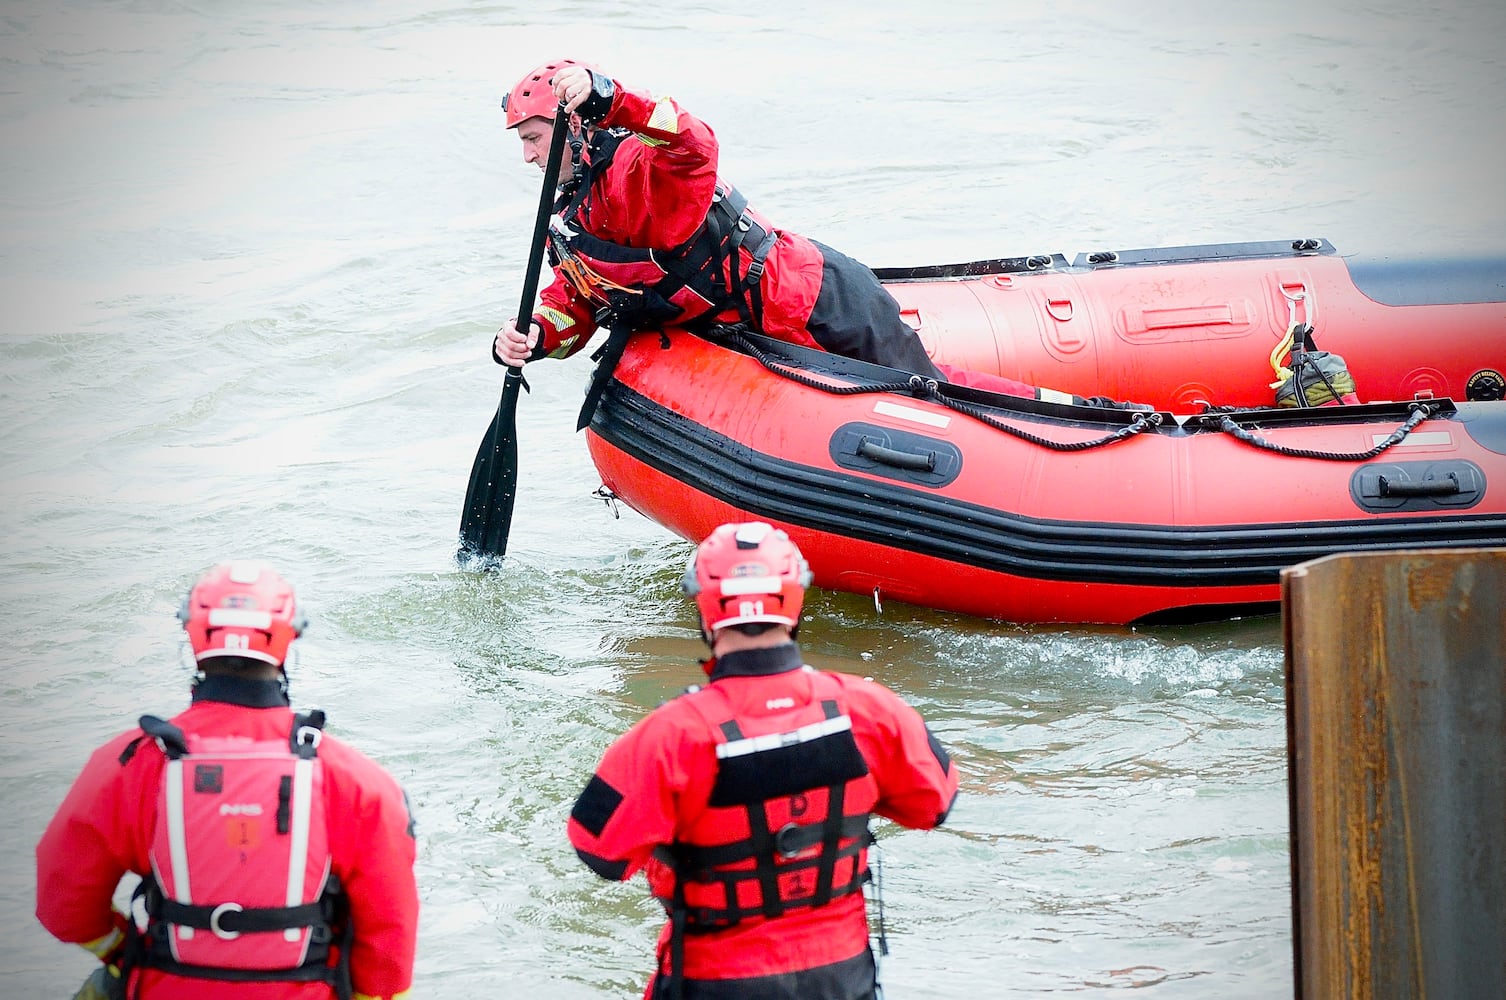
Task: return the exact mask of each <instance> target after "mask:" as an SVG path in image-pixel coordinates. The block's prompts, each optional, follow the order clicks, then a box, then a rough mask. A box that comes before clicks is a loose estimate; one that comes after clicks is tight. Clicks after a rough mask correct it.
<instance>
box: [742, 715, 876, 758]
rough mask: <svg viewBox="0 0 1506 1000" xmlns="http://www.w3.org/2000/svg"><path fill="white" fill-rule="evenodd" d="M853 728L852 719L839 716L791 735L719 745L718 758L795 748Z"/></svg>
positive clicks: (749, 737)
mask: <svg viewBox="0 0 1506 1000" xmlns="http://www.w3.org/2000/svg"><path fill="white" fill-rule="evenodd" d="M851 728H852V719H851V718H849V717H848V716H845V715H839V716H837V717H836V718H835V719H822V720H821V721H820V722H812V723H811V724H810V725H808V726H801V727H800V728H799V729H797V730H795V731H794V732H791V733H769V734H768V735H767V736H748V737H745V738H743V739H740V740H731V741H730V742H727V743H718V744H717V747H716V756H717V759H719V760H726V759H727V758H728V757H743V756H746V755H748V754H750V753H759V752H761V751H764V750H774V749H777V748H779V747H788V746H795V745H796V744H798V743H809V742H810V741H811V740H815V739H820V738H821V737H822V736H830V735H831V734H832V733H840V732H842V731H843V730H844V729H851Z"/></svg>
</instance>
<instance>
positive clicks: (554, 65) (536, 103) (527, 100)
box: [502, 59, 601, 128]
mask: <svg viewBox="0 0 1506 1000" xmlns="http://www.w3.org/2000/svg"><path fill="white" fill-rule="evenodd" d="M566 66H584V67H585V68H586V69H589V70H593V71H595V72H597V73H599V72H601V71H600V70H598V69H596V67H595V66H592V65H591V64H589V63H583V62H581V61H579V60H577V59H555V60H554V61H553V62H546V63H545V64H544V65H542V66H539V67H538V68H536V69H534V70H533V71H531V72H530V73H529V74H528V75H527V76H525V77H523V79H521V80H519V81H518V85H517V86H516V87H514V88H512V90H510V91H508V92H507V93H506V94H504V95H503V97H502V111H503V113H504V114H505V115H506V116H507V127H508V128H517V127H518V126H519V125H521V124H523V122H525V121H527V120H528V119H530V118H544V119H547V120H549V121H554V113H555V111H557V110H559V101H557V100H555V99H554V88H553V87H551V86H550V85H549V83H550V81H551V80H553V79H554V74H555V73H556V72H558V71H559V70H562V69H564V68H565V67H566Z"/></svg>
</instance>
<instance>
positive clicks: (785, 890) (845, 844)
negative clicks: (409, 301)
mask: <svg viewBox="0 0 1506 1000" xmlns="http://www.w3.org/2000/svg"><path fill="white" fill-rule="evenodd" d="M812 678H813V683H814V684H815V685H816V687H817V693H818V695H821V697H820V698H819V701H818V704H819V706H820V710H821V717H820V719H818V720H816V721H812V722H807V723H804V724H796V725H793V726H792V728H790V729H788V730H782V731H779V732H775V733H770V734H766V735H762V736H751V737H749V736H744V735H743V733H742V730H741V728H740V727H739V726H738V724H737V720H736V719H733V718H730V717H724V718H720V719H717V718H714V717H712V716H710V715H709V714H708V712H707V710H708V709H711V710H714V708H715V706H716V704H717V700H716V699H710V700H705V699H692V702H691V704H692V705H694V707H695V708H696V710H697V712H698V713H699V714H701V715H702V717H703V718H705V720H706V722H707V725H708V726H709V727H710V728H711V729H712V731H713V733H714V734H715V737H716V740H717V742H716V767H717V771H716V778H715V781H714V783H713V785H712V789H711V795H710V798H709V801H708V803H707V809H706V811H705V812H704V813H703V814H702V815H701V816H700V817H699V818H698V819H696V820H695V821H694V823H693V824H692V826H691V828H690V830H689V831H688V833H687V835H686V838H685V839H681V840H676V841H675V842H674V843H673V844H671V845H669V846H668V847H667V848H664V849H662V850H661V853H660V857H661V860H663V861H665V862H666V863H668V864H669V865H670V866H671V867H673V869H674V872H675V887H674V891H673V895H672V896H671V897H670V898H668V899H662V898H661V902H663V903H664V905H665V907H666V909H667V910H668V911H669V915H670V921H671V942H670V951H671V955H670V977H671V979H672V980H675V981H676V982H674V983H672V985H671V990H672V991H673V990H674V988H675V987H676V986H678V980H679V979H680V977H681V975H682V970H683V968H684V953H683V949H684V940H683V936H684V935H685V934H696V933H707V932H711V931H716V930H721V929H724V928H726V927H730V926H732V925H733V924H736V923H738V922H739V921H741V920H744V919H747V918H749V917H755V916H757V917H765V918H774V917H778V916H780V915H782V914H784V913H788V912H789V911H790V910H793V909H797V908H800V907H813V906H824V905H825V904H827V903H829V902H830V901H832V900H833V899H837V898H840V897H842V896H845V895H848V894H849V893H854V892H858V891H860V890H861V889H862V887H863V884H864V883H865V882H867V881H868V878H869V872H868V868H867V865H866V862H865V855H864V850H865V849H866V848H867V847H868V845H869V844H870V843H871V842H872V835H871V834H870V832H869V829H868V821H869V817H870V813H871V810H872V808H873V805H874V803H875V801H876V796H877V789H876V786H875V784H874V782H873V779H872V778H871V777H870V775H869V770H868V764H867V762H866V761H865V760H864V759H863V755H862V752H861V751H860V750H859V748H858V745H857V741H856V740H855V739H854V738H853V733H852V718H851V717H850V716H849V715H848V714H847V712H846V710H845V707H844V705H843V704H842V699H841V697H840V693H841V691H840V687H839V685H838V684H837V683H836V682H835V681H834V680H832V679H831V678H829V677H826V676H825V675H822V674H820V673H815V672H813V673H812ZM823 688H824V689H825V690H822V689H823ZM710 690H712V691H716V690H717V689H716V688H715V687H714V686H713V687H712V688H711V689H710ZM720 702H721V704H722V705H723V706H725V707H726V708H727V709H728V715H730V705H729V704H728V703H727V701H726V699H725V697H723V698H721V699H720ZM805 712H806V713H807V717H808V713H809V708H808V707H807V708H805ZM792 722H798V720H796V719H792Z"/></svg>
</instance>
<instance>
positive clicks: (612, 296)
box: [549, 129, 779, 330]
mask: <svg viewBox="0 0 1506 1000" xmlns="http://www.w3.org/2000/svg"><path fill="white" fill-rule="evenodd" d="M631 135H632V133H630V132H628V131H626V130H623V129H598V130H597V131H596V133H595V135H593V136H592V138H591V147H590V149H591V155H590V157H589V160H588V162H587V163H586V165H585V172H584V176H583V177H582V178H581V180H580V183H578V184H576V185H573V186H571V187H570V188H568V189H567V190H566V191H565V193H563V194H562V195H561V197H560V199H559V200H558V201H557V202H556V203H555V213H556V214H555V216H554V217H553V218H552V219H551V220H550V227H549V253H550V261H551V263H553V264H554V265H555V266H556V267H558V268H559V269H560V270H561V271H562V272H563V273H564V274H565V275H566V276H567V277H568V278H569V279H570V280H571V283H572V284H574V285H575V287H576V290H577V291H579V292H580V293H581V294H582V295H584V296H585V297H586V298H587V299H589V300H590V301H592V302H594V303H596V304H597V305H598V306H601V307H603V309H605V310H607V311H608V312H609V313H610V314H611V315H610V316H600V317H598V322H599V323H603V324H604V325H612V326H617V325H619V324H625V325H626V326H628V327H630V328H631V329H635V330H643V329H649V328H651V327H655V326H660V325H663V324H666V323H674V324H675V325H677V326H687V325H690V326H694V325H695V324H696V321H697V320H701V321H703V324H704V325H709V324H710V322H712V321H713V320H714V319H715V318H716V316H717V315H718V314H721V313H726V312H728V311H730V310H735V311H736V312H737V315H738V317H739V318H741V320H742V321H743V322H745V323H748V324H750V325H751V326H752V327H753V328H754V329H761V328H762V318H763V317H762V314H763V304H762V298H761V294H760V291H759V279H760V278H761V277H762V275H763V269H764V261H765V260H766V259H767V258H768V255H769V252H770V251H771V250H772V249H773V248H774V244H775V243H776V242H777V241H778V237H779V234H778V233H777V232H775V231H773V230H770V229H769V228H768V227H767V226H765V225H763V224H762V223H761V222H760V221H759V220H758V219H756V218H755V217H754V216H753V215H752V213H751V212H750V211H749V209H748V199H747V198H745V197H744V196H743V195H742V194H741V193H740V192H738V191H737V189H736V188H733V187H732V186H731V185H727V184H723V183H721V182H718V183H717V188H716V193H715V194H714V195H713V196H712V200H711V207H710V208H709V209H708V211H707V213H706V220H705V222H703V223H702V224H701V226H700V227H699V228H698V229H697V230H696V232H695V233H694V235H692V236H691V237H690V239H688V240H686V241H685V242H684V243H681V244H680V245H679V246H677V247H673V248H670V249H667V250H666V249H657V250H656V249H652V248H648V247H628V246H622V245H621V244H617V243H611V242H609V241H607V240H603V239H600V238H599V237H596V236H593V235H591V234H590V233H589V232H586V231H585V230H584V229H583V228H582V224H581V219H580V216H581V212H582V207H583V206H585V204H586V202H587V199H588V198H589V197H590V191H591V188H592V185H593V184H594V183H595V182H596V179H597V178H599V177H601V176H602V175H603V174H605V173H606V172H607V170H609V169H610V167H611V162H612V157H613V155H614V154H615V153H616V151H617V148H618V147H619V146H620V145H621V144H622V142H623V141H624V140H625V139H627V138H629V137H630V136H631ZM585 213H586V215H587V216H588V217H589V214H590V210H589V208H588V207H587V208H586V209H585ZM743 249H747V250H748V251H749V252H750V254H751V257H750V259H749V262H748V266H747V268H746V269H744V268H743V265H742V260H743V258H742V253H741V251H742V250H743Z"/></svg>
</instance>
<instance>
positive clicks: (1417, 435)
mask: <svg viewBox="0 0 1506 1000" xmlns="http://www.w3.org/2000/svg"><path fill="white" fill-rule="evenodd" d="M1389 436H1390V435H1388V434H1372V435H1371V436H1370V440H1372V441H1374V442H1375V443H1376V444H1380V443H1381V442H1382V441H1384V440H1386V438H1387V437H1389ZM1453 443H1454V436H1453V435H1452V434H1450V433H1449V432H1448V431H1413V432H1412V433H1410V434H1408V435H1407V436H1406V437H1404V438H1402V439H1401V440H1400V441H1398V442H1396V444H1395V445H1393V446H1392V447H1395V448H1406V447H1408V446H1411V447H1413V448H1417V447H1420V446H1424V445H1436V444H1441V445H1451V444H1453Z"/></svg>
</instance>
